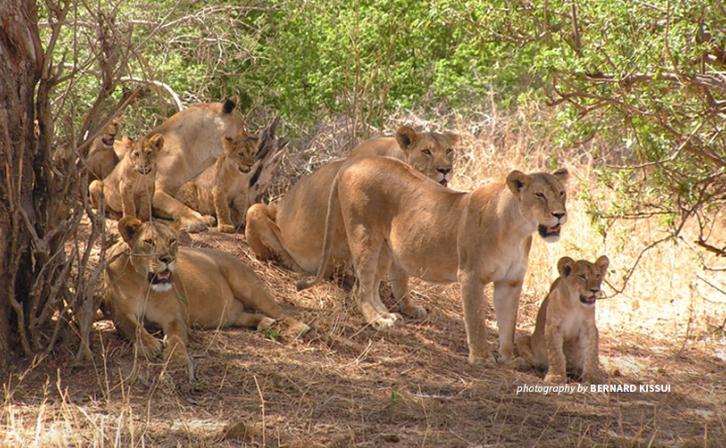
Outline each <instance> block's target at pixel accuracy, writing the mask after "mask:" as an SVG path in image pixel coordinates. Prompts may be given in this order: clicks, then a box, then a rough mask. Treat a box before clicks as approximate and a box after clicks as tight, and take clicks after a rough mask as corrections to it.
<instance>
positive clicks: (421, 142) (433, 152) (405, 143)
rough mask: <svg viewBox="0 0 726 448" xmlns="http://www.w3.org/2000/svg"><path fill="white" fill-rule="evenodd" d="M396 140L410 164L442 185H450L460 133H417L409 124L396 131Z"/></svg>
mask: <svg viewBox="0 0 726 448" xmlns="http://www.w3.org/2000/svg"><path fill="white" fill-rule="evenodd" d="M396 141H397V142H398V145H399V146H400V147H401V149H402V150H403V152H404V154H406V161H407V162H408V164H409V165H411V166H412V167H414V168H416V170H418V171H419V172H421V173H423V174H424V175H426V176H428V177H430V178H431V179H433V180H435V181H436V182H438V183H440V184H441V185H443V186H447V185H448V183H449V180H451V175H452V170H453V166H454V148H453V147H454V146H455V145H456V144H457V143H458V142H459V136H458V135H456V134H450V133H445V134H439V133H436V132H421V133H417V132H416V131H415V130H413V129H412V128H410V127H408V126H401V127H400V128H398V130H397V131H396Z"/></svg>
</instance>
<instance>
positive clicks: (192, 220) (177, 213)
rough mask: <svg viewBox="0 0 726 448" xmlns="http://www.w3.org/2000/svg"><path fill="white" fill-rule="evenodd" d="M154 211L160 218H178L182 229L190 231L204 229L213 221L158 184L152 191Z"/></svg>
mask: <svg viewBox="0 0 726 448" xmlns="http://www.w3.org/2000/svg"><path fill="white" fill-rule="evenodd" d="M154 211H156V212H157V213H158V214H159V216H161V217H162V218H168V219H176V218H179V220H180V221H181V225H182V229H183V230H186V231H188V232H192V233H193V232H201V231H204V230H206V229H207V226H209V225H211V223H213V222H214V218H212V217H211V216H210V217H205V216H202V215H201V214H200V213H198V212H196V211H194V210H192V209H191V208H189V207H187V206H186V205H184V204H182V203H181V202H179V201H178V200H176V198H174V197H173V196H172V195H170V194H169V193H167V192H165V191H164V190H162V188H161V187H160V186H159V185H157V186H156V191H154Z"/></svg>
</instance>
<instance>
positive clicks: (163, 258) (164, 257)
mask: <svg viewBox="0 0 726 448" xmlns="http://www.w3.org/2000/svg"><path fill="white" fill-rule="evenodd" d="M159 260H160V261H162V262H164V263H166V264H169V263H171V262H172V261H174V257H172V256H171V255H162V256H160V257H159Z"/></svg>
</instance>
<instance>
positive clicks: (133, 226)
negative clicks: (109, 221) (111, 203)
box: [118, 216, 141, 245]
mask: <svg viewBox="0 0 726 448" xmlns="http://www.w3.org/2000/svg"><path fill="white" fill-rule="evenodd" d="M140 229H141V221H139V220H138V219H136V218H133V217H131V216H124V217H123V218H121V219H120V220H119V222H118V233H120V234H121V238H123V239H124V241H126V244H128V245H131V241H132V240H133V239H134V237H135V236H136V234H137V233H139V230H140Z"/></svg>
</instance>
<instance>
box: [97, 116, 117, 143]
mask: <svg viewBox="0 0 726 448" xmlns="http://www.w3.org/2000/svg"><path fill="white" fill-rule="evenodd" d="M120 124H121V123H120V122H119V120H117V119H115V118H114V119H113V120H111V123H109V124H108V126H106V128H104V130H103V132H102V133H101V142H102V143H103V144H104V145H106V146H113V142H114V140H116V134H118V128H119V126H120Z"/></svg>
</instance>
